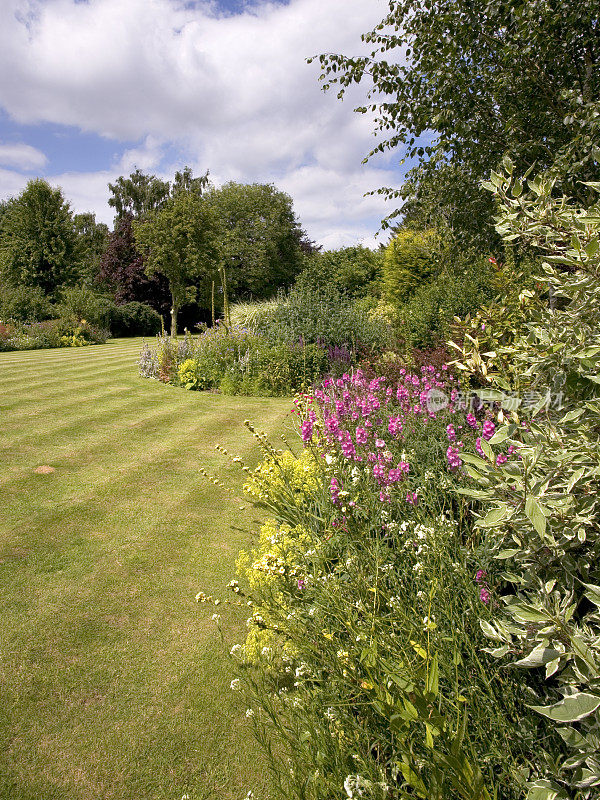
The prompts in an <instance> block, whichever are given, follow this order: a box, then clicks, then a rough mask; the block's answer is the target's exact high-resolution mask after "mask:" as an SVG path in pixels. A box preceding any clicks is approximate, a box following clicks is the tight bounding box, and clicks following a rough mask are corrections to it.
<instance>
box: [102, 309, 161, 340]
mask: <svg viewBox="0 0 600 800" xmlns="http://www.w3.org/2000/svg"><path fill="white" fill-rule="evenodd" d="M161 325H162V320H161V316H160V314H159V313H158V312H157V311H155V310H154V309H153V308H152V307H151V306H149V305H146V303H137V302H135V301H132V302H131V303H123V305H120V306H115V307H114V309H113V311H112V313H111V320H110V331H111V333H112V335H113V336H119V337H121V336H155V335H156V334H157V333H159V332H160V329H161Z"/></svg>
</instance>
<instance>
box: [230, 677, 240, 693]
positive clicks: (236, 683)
mask: <svg viewBox="0 0 600 800" xmlns="http://www.w3.org/2000/svg"><path fill="white" fill-rule="evenodd" d="M229 688H230V689H231V690H232V691H234V692H239V691H240V689H241V688H242V684H241V681H240V679H239V678H234V679H233V680H232V681H231V683H230V684H229Z"/></svg>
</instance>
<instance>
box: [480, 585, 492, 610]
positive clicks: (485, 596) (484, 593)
mask: <svg viewBox="0 0 600 800" xmlns="http://www.w3.org/2000/svg"><path fill="white" fill-rule="evenodd" d="M479 599H480V600H481V602H482V603H485V604H486V606H487V605H488V603H489V602H490V599H491V594H490V592H489V589H486V587H485V586H482V587H481V589H480V590H479Z"/></svg>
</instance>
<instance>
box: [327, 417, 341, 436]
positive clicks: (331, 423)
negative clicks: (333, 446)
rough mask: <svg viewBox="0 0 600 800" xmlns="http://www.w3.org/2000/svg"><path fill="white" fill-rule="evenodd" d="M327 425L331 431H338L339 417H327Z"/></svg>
mask: <svg viewBox="0 0 600 800" xmlns="http://www.w3.org/2000/svg"><path fill="white" fill-rule="evenodd" d="M325 427H326V428H327V430H328V431H329V433H337V432H338V430H339V428H340V423H339V422H338V419H337V417H327V418H326V419H325Z"/></svg>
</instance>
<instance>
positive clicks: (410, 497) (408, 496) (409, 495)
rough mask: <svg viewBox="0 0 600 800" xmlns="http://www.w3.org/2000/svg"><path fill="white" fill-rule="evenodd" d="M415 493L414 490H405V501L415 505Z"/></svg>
mask: <svg viewBox="0 0 600 800" xmlns="http://www.w3.org/2000/svg"><path fill="white" fill-rule="evenodd" d="M417 500H418V498H417V493H416V492H407V493H406V502H407V503H408V504H409V505H411V506H416V505H417Z"/></svg>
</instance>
